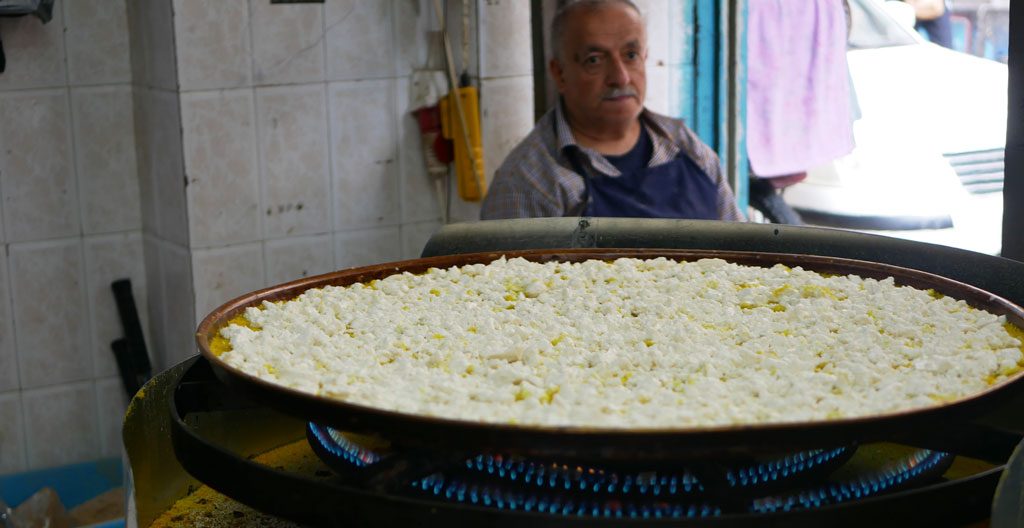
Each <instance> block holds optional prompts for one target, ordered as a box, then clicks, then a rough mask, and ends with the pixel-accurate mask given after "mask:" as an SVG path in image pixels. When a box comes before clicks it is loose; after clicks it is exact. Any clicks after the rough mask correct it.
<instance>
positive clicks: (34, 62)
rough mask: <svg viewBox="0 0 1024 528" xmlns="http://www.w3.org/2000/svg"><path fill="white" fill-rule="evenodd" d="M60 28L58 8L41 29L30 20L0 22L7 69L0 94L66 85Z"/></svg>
mask: <svg viewBox="0 0 1024 528" xmlns="http://www.w3.org/2000/svg"><path fill="white" fill-rule="evenodd" d="M62 3H63V2H62ZM64 26H65V24H64V14H63V13H62V12H61V9H60V6H58V8H57V9H54V10H53V19H52V20H50V22H49V23H47V24H45V25H41V24H40V23H39V19H37V18H35V17H32V16H25V17H15V18H4V19H2V20H0V35H3V38H4V50H5V51H6V57H7V69H6V70H5V71H4V73H3V74H2V75H0V91H6V90H12V89H18V88H54V87H63V86H66V85H67V71H66V69H65V67H64V65H65V54H64ZM5 137H7V136H5Z"/></svg>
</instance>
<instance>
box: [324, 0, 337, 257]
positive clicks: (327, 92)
mask: <svg viewBox="0 0 1024 528" xmlns="http://www.w3.org/2000/svg"><path fill="white" fill-rule="evenodd" d="M320 28H321V29H320V31H321V37H320V46H321V47H322V48H323V53H321V54H320V55H321V57H322V62H323V74H324V81H323V88H321V89H322V90H323V95H324V119H325V120H326V131H327V193H328V194H327V195H328V198H329V201H328V210H329V211H330V218H329V219H328V223H329V227H328V233H329V234H330V236H331V267H332V268H334V269H338V264H339V262H340V258H339V255H338V244H339V242H338V226H337V224H336V223H335V222H336V221H337V217H338V212H337V211H336V210H335V209H337V197H336V196H335V192H336V190H335V188H336V185H335V182H334V130H333V128H334V127H333V126H332V120H331V116H332V115H333V112H332V107H333V105H332V104H331V80H330V79H331V76H330V75H328V73H327V52H328V49H327V4H324V5H323V6H320Z"/></svg>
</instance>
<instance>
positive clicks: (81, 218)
mask: <svg viewBox="0 0 1024 528" xmlns="http://www.w3.org/2000/svg"><path fill="white" fill-rule="evenodd" d="M67 6H68V4H67V3H66V2H65V3H63V5H62V10H61V14H62V15H63V16H62V17H61V18H62V22H63V24H64V28H63V31H62V32H61V42H62V45H63V46H64V78H65V80H66V83H67V87H66V90H67V91H66V104H67V110H68V132H67V133H68V135H69V136H70V139H71V141H70V145H71V160H70V161H71V172H72V174H73V179H72V181H73V182H74V185H75V201H76V204H77V206H78V236H77V237H76V238H77V239H78V243H77V246H78V254H79V258H80V259H81V260H80V263H79V266H78V268H79V270H78V271H79V273H81V276H82V281H81V285H80V286H79V288H78V289H79V295H82V296H83V297H82V301H84V302H85V305H86V311H87V312H88V316H87V318H86V319H87V320H88V328H87V332H86V334H87V335H88V339H87V340H86V343H85V344H84V347H83V348H84V349H85V351H86V352H87V353H88V354H89V363H90V365H92V372H91V373H90V376H89V381H90V382H91V383H92V386H93V390H92V395H93V422H94V423H99V420H100V412H99V399H98V396H97V393H96V390H95V387H96V381H95V380H96V370H97V366H96V355H97V353H98V351H97V350H95V348H94V347H95V346H96V344H97V340H98V339H97V336H96V307H95V306H91V303H90V302H89V290H90V286H95V285H94V284H92V277H91V275H90V273H89V259H88V256H87V254H86V251H85V207H84V204H83V203H82V187H83V186H84V183H83V181H82V178H83V174H82V171H81V170H79V161H80V152H79V148H80V147H79V144H78V137H77V134H76V133H75V132H76V127H75V125H76V123H77V119H76V116H75V105H74V102H73V98H72V85H71V64H70V62H71V61H70V58H69V56H68V40H67V33H68V26H69V25H70V23H71V20H70V18H69V16H68V7H67ZM79 346H83V345H79ZM78 352H79V353H81V352H82V348H79V350H78ZM26 414H27V413H26ZM26 429H27V428H26ZM27 434H28V433H27V431H26V435H27ZM26 442H27V437H26ZM93 448H94V449H93V452H92V453H91V455H90V456H95V455H96V449H95V448H96V446H93Z"/></svg>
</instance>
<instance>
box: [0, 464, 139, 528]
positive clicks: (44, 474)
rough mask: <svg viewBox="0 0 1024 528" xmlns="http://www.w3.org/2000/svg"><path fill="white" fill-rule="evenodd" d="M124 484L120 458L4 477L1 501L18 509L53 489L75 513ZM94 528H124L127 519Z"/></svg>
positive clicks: (0, 482) (0, 489)
mask: <svg viewBox="0 0 1024 528" xmlns="http://www.w3.org/2000/svg"><path fill="white" fill-rule="evenodd" d="M123 482H124V473H123V467H122V465H121V459H120V458H104V459H101V460H96V461H93V462H83V463H81V464H72V465H69V466H61V467H56V468H50V469H39V470H35V471H28V472H25V473H17V474H14V475H6V476H0V498H2V499H3V500H4V502H6V503H7V504H9V505H11V507H14V506H17V505H18V504H21V503H22V502H24V501H25V499H28V498H29V497H31V496H32V495H33V494H35V492H37V491H39V490H40V489H42V488H45V487H50V488H53V490H54V491H56V492H57V495H59V496H60V501H61V502H62V503H63V504H64V507H65V508H67V509H69V510H70V509H72V508H74V507H75V506H78V505H79V504H82V503H83V502H86V501H88V500H89V499H92V498H94V497H96V496H97V495H100V494H102V493H105V492H107V491H109V490H112V489H114V488H117V487H120V486H121V485H122V484H123ZM90 527H91V528H123V527H124V519H116V520H113V521H107V522H103V523H99V524H92V525H90Z"/></svg>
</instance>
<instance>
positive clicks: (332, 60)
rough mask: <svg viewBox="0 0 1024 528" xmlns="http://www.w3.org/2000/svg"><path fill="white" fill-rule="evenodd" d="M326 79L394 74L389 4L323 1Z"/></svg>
mask: <svg viewBox="0 0 1024 528" xmlns="http://www.w3.org/2000/svg"><path fill="white" fill-rule="evenodd" d="M324 25H325V27H326V36H327V42H326V45H327V79H328V80H331V81H345V80H354V79H373V78H382V77H391V76H392V75H394V62H395V56H394V44H393V42H392V37H391V35H392V24H391V3H390V2H382V1H380V0H327V3H326V5H325V10H324Z"/></svg>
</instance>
